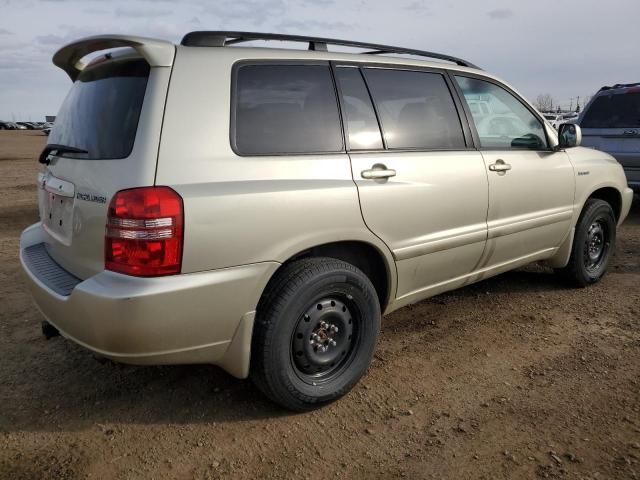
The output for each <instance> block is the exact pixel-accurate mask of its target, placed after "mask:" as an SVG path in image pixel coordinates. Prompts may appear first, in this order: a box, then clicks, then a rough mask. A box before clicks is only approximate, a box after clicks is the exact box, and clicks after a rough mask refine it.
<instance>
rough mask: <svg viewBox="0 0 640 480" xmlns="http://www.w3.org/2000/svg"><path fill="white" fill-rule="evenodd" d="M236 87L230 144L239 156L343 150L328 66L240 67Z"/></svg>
mask: <svg viewBox="0 0 640 480" xmlns="http://www.w3.org/2000/svg"><path fill="white" fill-rule="evenodd" d="M236 81H237V84H236V98H235V130H234V132H235V138H234V139H233V140H234V143H235V148H236V150H237V151H238V152H239V153H241V154H244V155H269V154H279V153H327V152H339V151H342V150H343V148H342V147H343V145H342V131H341V126H340V117H339V114H338V104H337V99H336V95H335V88H334V86H333V81H332V79H331V72H330V70H329V66H328V65H326V66H325V65H245V66H242V67H240V68H239V69H238V72H237V80H236Z"/></svg>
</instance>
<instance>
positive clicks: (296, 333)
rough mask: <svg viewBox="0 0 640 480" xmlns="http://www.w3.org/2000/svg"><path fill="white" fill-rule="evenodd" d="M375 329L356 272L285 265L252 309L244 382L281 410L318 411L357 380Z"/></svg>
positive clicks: (315, 263) (367, 286) (318, 262)
mask: <svg viewBox="0 0 640 480" xmlns="http://www.w3.org/2000/svg"><path fill="white" fill-rule="evenodd" d="M379 330H380V305H379V301H378V297H377V295H376V291H375V289H374V287H373V285H372V284H371V281H370V280H369V279H368V278H367V276H366V275H365V274H364V273H362V272H361V271H360V270H358V269H357V268H356V267H354V266H353V265H351V264H349V263H346V262H343V261H341V260H336V259H332V258H313V259H303V260H300V261H296V262H292V263H291V264H289V265H287V266H285V267H284V268H283V270H282V271H281V272H279V274H278V275H277V276H276V278H275V279H274V280H273V281H272V282H271V283H270V285H269V286H268V287H267V291H266V292H265V295H264V296H263V298H262V299H261V301H260V305H259V306H258V311H257V318H256V323H255V326H254V335H253V342H252V357H251V377H252V379H253V381H254V383H255V384H256V385H257V386H258V388H260V390H262V391H263V392H264V393H265V395H266V396H267V397H269V398H270V399H272V400H273V401H275V402H276V403H278V404H280V405H282V406H284V407H286V408H288V409H291V410H296V411H302V410H309V409H311V408H314V407H317V406H320V405H323V404H326V403H328V402H331V401H333V400H335V399H337V398H339V397H341V396H342V395H344V394H345V393H347V392H348V391H349V390H350V389H351V388H352V387H353V386H354V385H355V384H356V383H357V382H358V380H359V379H360V378H361V377H362V375H364V373H365V372H366V370H367V368H368V366H369V363H370V362H371V358H372V356H373V351H374V348H375V343H376V340H377V336H378V332H379Z"/></svg>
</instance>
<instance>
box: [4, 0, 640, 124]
mask: <svg viewBox="0 0 640 480" xmlns="http://www.w3.org/2000/svg"><path fill="white" fill-rule="evenodd" d="M638 19H640V0H608V1H607V2H602V1H601V0H535V1H533V0H526V1H525V0H433V1H431V0H428V1H417V0H394V1H388V0H380V1H378V0H368V1H360V0H349V1H344V0H343V1H340V0H313V1H312V0H266V1H263V2H260V1H257V0H249V1H242V0H184V1H180V0H112V1H110V0H0V119H5V120H11V119H15V120H34V121H37V120H43V117H44V115H46V114H55V113H56V112H57V110H58V107H59V105H60V103H61V102H62V100H63V98H64V95H65V93H66V91H67V89H68V88H69V86H70V81H69V79H68V78H67V77H66V75H65V74H64V73H63V72H62V71H61V70H59V69H57V68H56V67H54V66H53V64H52V63H51V56H52V55H53V53H54V52H55V51H56V50H57V49H58V48H59V47H61V46H62V45H64V44H65V43H67V42H69V41H71V40H74V39H76V38H79V37H83V36H88V35H96V34H99V33H128V34H134V35H142V36H151V37H158V38H163V39H168V40H172V41H175V42H178V41H179V40H180V38H182V36H183V35H184V33H186V32H188V31H191V30H203V29H208V30H248V31H261V32H278V33H292V34H305V35H317V36H326V37H335V38H345V39H356V40H362V41H368V42H374V43H386V44H391V45H401V46H407V47H413V48H419V49H424V50H431V51H441V52H446V53H449V54H451V55H455V56H459V57H462V58H465V59H468V60H469V61H471V62H472V63H475V64H476V65H479V66H481V67H482V68H484V69H485V70H488V71H490V72H492V73H494V74H496V75H498V76H500V77H502V78H503V79H505V80H506V81H508V82H509V83H511V84H512V85H513V86H515V87H516V89H518V90H520V92H522V93H523V94H524V95H525V96H527V97H529V98H530V99H532V100H535V97H536V96H537V95H538V94H539V93H550V94H551V95H553V97H554V98H555V99H556V101H559V102H561V103H562V104H563V105H564V106H567V107H568V104H569V102H570V99H571V98H572V97H576V96H578V95H580V96H581V97H582V98H584V97H585V96H587V95H591V94H593V93H594V92H595V91H596V90H597V89H598V88H600V87H601V86H602V85H606V84H614V83H622V82H632V81H640V61H639V60H640V50H638V46H639V45H640V42H639V41H638ZM276 45H277V44H276ZM574 102H575V100H574Z"/></svg>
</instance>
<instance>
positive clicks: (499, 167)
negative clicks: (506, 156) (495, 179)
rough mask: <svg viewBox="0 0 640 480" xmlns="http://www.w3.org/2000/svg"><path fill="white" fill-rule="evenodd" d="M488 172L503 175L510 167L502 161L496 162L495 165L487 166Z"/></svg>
mask: <svg viewBox="0 0 640 480" xmlns="http://www.w3.org/2000/svg"><path fill="white" fill-rule="evenodd" d="M489 170H491V171H492V172H498V173H502V174H503V175H504V174H505V173H507V171H509V170H511V165H509V164H508V163H505V162H504V160H496V163H492V164H491V165H489Z"/></svg>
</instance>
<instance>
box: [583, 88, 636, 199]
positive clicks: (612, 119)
mask: <svg viewBox="0 0 640 480" xmlns="http://www.w3.org/2000/svg"><path fill="white" fill-rule="evenodd" d="M580 127H581V128H582V144H583V145H584V146H586V147H592V148H596V149H598V150H602V151H604V152H607V153H609V154H610V155H613V156H614V157H615V158H616V160H618V161H619V162H620V163H621V164H622V166H623V167H624V169H625V173H626V174H627V179H628V180H629V183H630V184H634V185H636V186H638V187H640V87H631V88H624V89H616V90H613V89H612V90H609V91H606V92H605V93H602V94H600V95H598V96H597V97H596V98H595V99H594V100H593V101H592V102H591V103H590V104H589V105H588V106H587V108H586V110H585V112H584V114H583V116H582V118H581V120H580Z"/></svg>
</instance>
